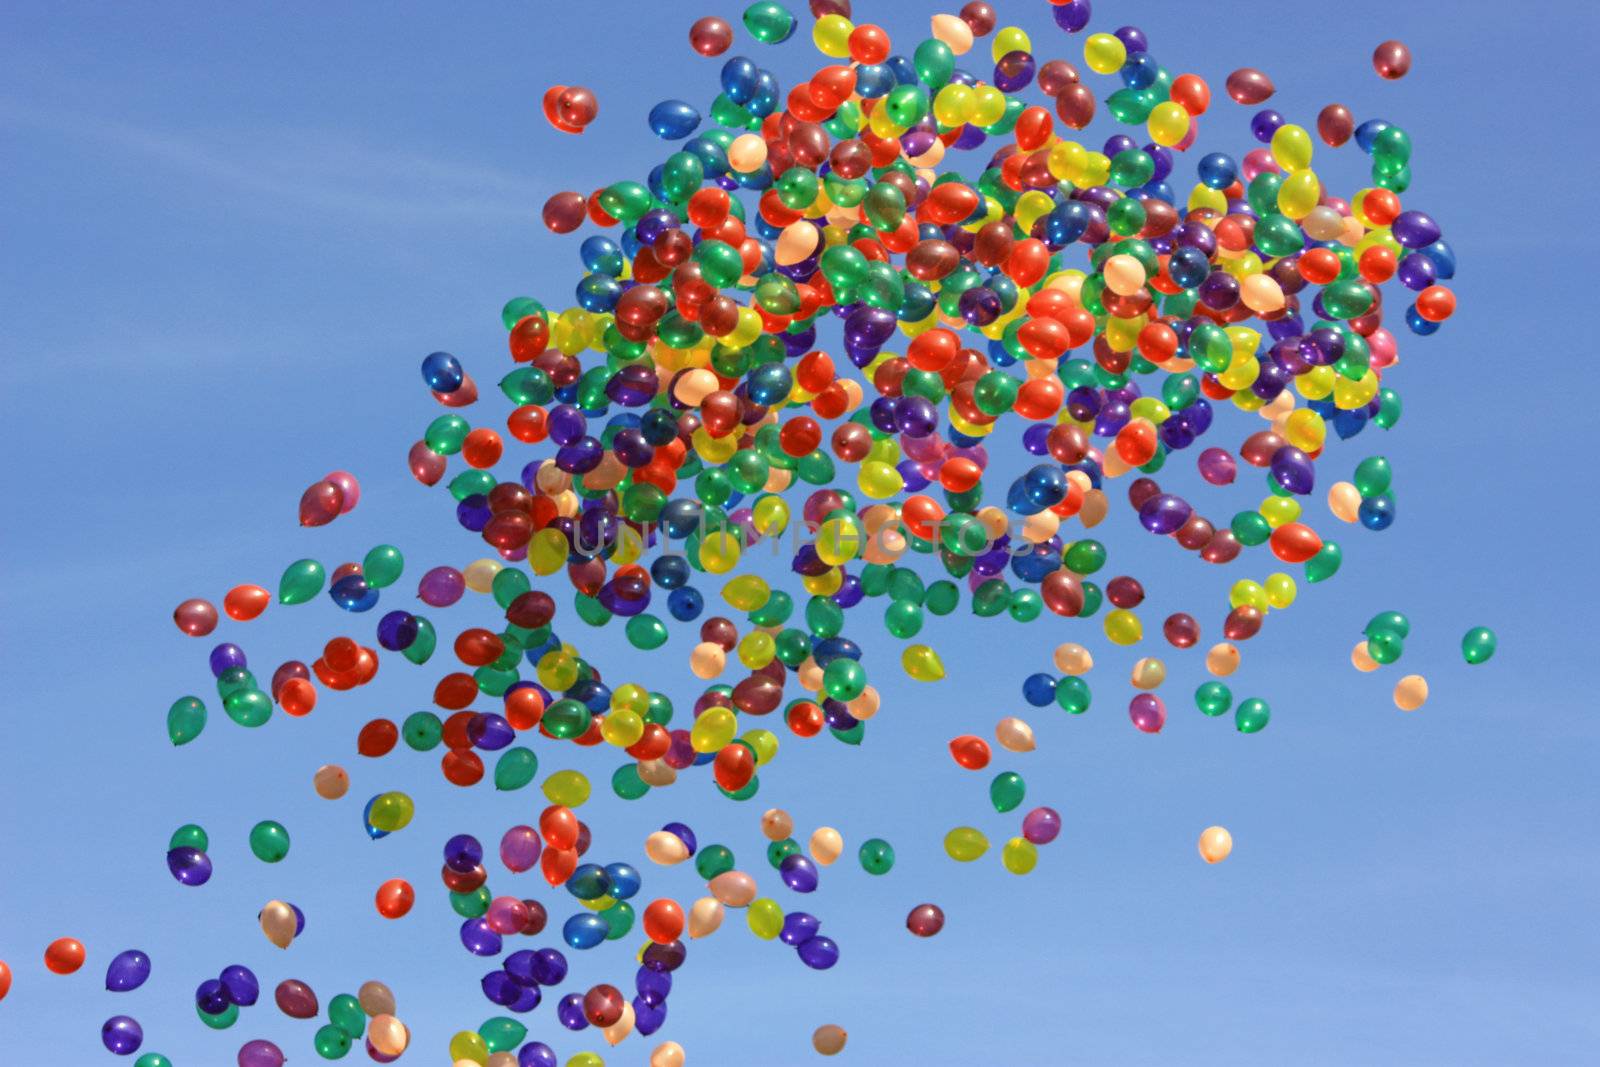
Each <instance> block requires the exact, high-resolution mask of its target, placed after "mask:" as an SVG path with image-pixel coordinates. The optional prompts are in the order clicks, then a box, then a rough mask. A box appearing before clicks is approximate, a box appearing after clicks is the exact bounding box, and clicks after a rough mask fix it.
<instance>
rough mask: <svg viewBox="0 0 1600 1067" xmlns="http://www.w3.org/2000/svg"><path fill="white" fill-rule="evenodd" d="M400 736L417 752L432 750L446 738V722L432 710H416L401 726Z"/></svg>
mask: <svg viewBox="0 0 1600 1067" xmlns="http://www.w3.org/2000/svg"><path fill="white" fill-rule="evenodd" d="M400 736H401V737H403V738H405V741H406V744H408V745H410V746H411V748H412V749H413V750H415V751H417V752H431V751H433V750H434V749H435V748H438V747H439V742H440V741H442V740H443V739H444V723H442V722H440V721H439V716H437V715H435V714H434V713H433V712H431V711H414V712H412V713H411V714H410V715H407V716H406V721H405V722H404V723H403V724H401V726H400Z"/></svg>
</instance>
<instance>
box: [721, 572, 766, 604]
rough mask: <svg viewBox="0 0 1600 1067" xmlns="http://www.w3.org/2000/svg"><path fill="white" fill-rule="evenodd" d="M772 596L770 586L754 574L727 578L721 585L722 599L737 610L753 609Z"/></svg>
mask: <svg viewBox="0 0 1600 1067" xmlns="http://www.w3.org/2000/svg"><path fill="white" fill-rule="evenodd" d="M771 596H772V587H771V586H770V585H768V584H767V583H766V580H765V579H763V578H761V577H759V576H758V575H754V574H742V575H740V576H739V577H737V578H729V579H728V581H727V583H726V584H724V585H723V587H722V599H723V600H726V601H727V602H728V606H729V607H731V608H735V609H737V610H739V611H755V610H756V609H757V608H759V607H761V606H762V605H763V604H765V603H766V602H767V600H768V599H769V598H770V597H771Z"/></svg>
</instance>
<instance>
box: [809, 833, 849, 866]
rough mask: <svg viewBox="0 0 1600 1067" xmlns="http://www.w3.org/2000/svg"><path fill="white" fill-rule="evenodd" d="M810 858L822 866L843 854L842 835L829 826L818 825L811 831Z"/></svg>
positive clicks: (828, 864) (829, 864) (830, 863)
mask: <svg viewBox="0 0 1600 1067" xmlns="http://www.w3.org/2000/svg"><path fill="white" fill-rule="evenodd" d="M810 846H811V858H812V859H814V860H816V861H817V862H818V863H820V864H822V866H824V867H831V866H833V861H834V860H836V859H838V858H839V857H840V856H842V855H843V854H844V835H843V834H841V833H839V831H837V830H835V829H834V828H833V827H831V826H819V827H817V828H816V829H815V830H813V831H811V841H810Z"/></svg>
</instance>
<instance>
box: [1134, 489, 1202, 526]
mask: <svg viewBox="0 0 1600 1067" xmlns="http://www.w3.org/2000/svg"><path fill="white" fill-rule="evenodd" d="M1193 514H1194V509H1193V508H1191V507H1190V506H1189V502H1188V501H1187V500H1185V499H1183V498H1182V497H1181V496H1173V495H1172V494H1171V493H1158V494H1156V495H1155V496H1153V497H1151V498H1150V499H1149V500H1146V501H1145V502H1144V506H1142V507H1141V508H1140V509H1139V523H1140V525H1142V526H1143V527H1144V528H1145V529H1146V530H1149V531H1150V532H1151V533H1153V534H1161V535H1163V536H1165V535H1166V534H1171V533H1177V532H1178V529H1179V527H1181V526H1182V525H1183V524H1184V523H1186V522H1188V521H1189V516H1190V515H1193Z"/></svg>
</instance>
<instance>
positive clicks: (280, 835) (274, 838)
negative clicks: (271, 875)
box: [250, 819, 289, 863]
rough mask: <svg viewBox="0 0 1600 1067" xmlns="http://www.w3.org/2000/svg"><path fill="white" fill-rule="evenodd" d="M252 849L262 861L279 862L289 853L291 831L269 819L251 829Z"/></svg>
mask: <svg viewBox="0 0 1600 1067" xmlns="http://www.w3.org/2000/svg"><path fill="white" fill-rule="evenodd" d="M250 851H251V852H252V853H253V854H254V855H255V857H256V859H258V860H260V861H261V862H262V863H278V862H280V861H281V860H282V859H283V858H284V857H285V856H287V855H288V854H289V831H288V830H287V829H285V828H284V825H283V824H282V823H278V822H273V821H272V820H271V819H267V820H265V821H263V822H258V823H256V824H255V826H254V827H252V828H251V830H250Z"/></svg>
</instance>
